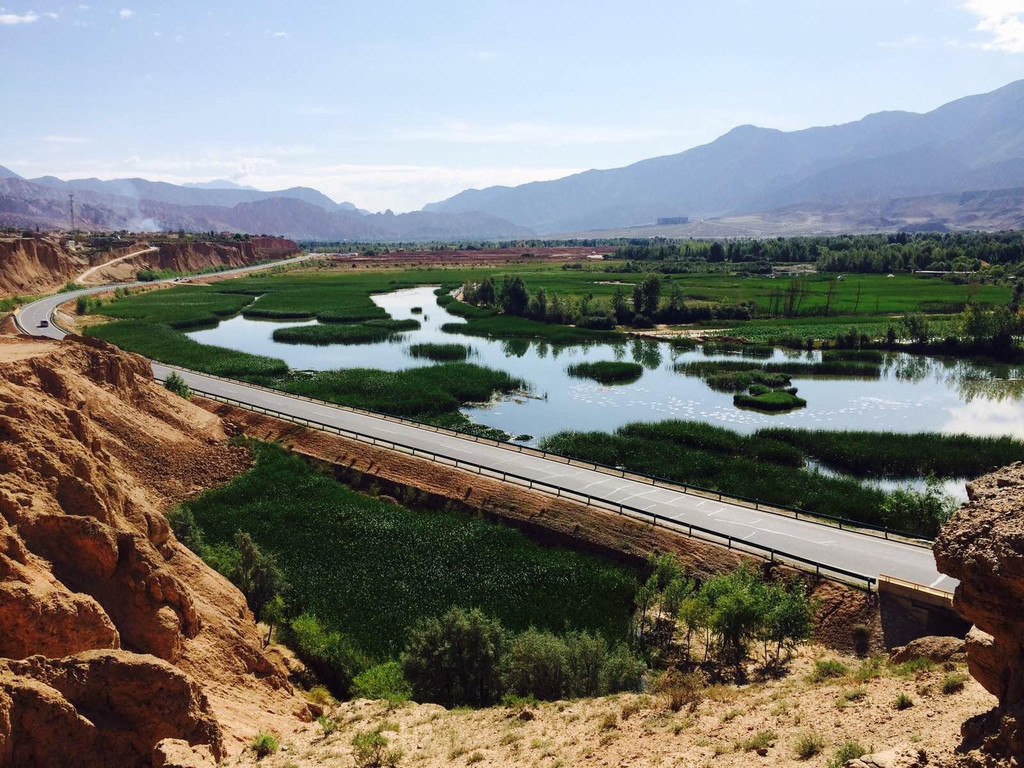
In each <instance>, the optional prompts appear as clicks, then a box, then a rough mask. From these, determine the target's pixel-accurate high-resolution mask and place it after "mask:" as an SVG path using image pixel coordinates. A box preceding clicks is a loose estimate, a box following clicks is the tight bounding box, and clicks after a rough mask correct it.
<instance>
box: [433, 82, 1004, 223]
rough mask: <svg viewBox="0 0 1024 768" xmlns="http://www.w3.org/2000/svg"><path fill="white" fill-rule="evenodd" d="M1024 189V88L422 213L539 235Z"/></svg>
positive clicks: (501, 191)
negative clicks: (490, 218)
mask: <svg viewBox="0 0 1024 768" xmlns="http://www.w3.org/2000/svg"><path fill="white" fill-rule="evenodd" d="M1022 185H1024V81H1018V82H1015V83H1011V84H1010V85H1007V86H1005V87H1003V88H1000V89H999V90H997V91H993V92H992V93H988V94H983V95H978V96H968V97H966V98H963V99H958V100H957V101H953V102H950V103H949V104H946V105H944V106H942V107H939V108H938V109H935V110H933V111H931V112H928V113H926V114H917V113H912V112H880V113H876V114H873V115H869V116H867V117H865V118H864V119H862V120H858V121H856V122H853V123H846V124H843V125H836V126H827V127H816V128H808V129H804V130H800V131H792V132H783V131H779V130H775V129H769V128H758V127H755V126H750V125H745V126H740V127H738V128H734V129H733V130H731V131H729V132H728V133H726V134H725V135H723V136H721V137H720V138H718V139H716V140H715V141H713V142H711V143H710V144H705V145H703V146H699V147H695V148H693V149H690V150H687V151H686V152H682V153H679V154H676V155H665V156H662V157H655V158H650V159H647V160H641V161H639V162H637V163H634V164H632V165H629V166H626V167H624V168H615V169H610V170H591V171H585V172H583V173H579V174H575V175H573V176H568V177H565V178H563V179H557V180H554V181H546V182H533V183H531V184H524V185H521V186H518V187H489V188H486V189H482V190H466V191H464V192H461V193H459V194H457V195H455V196H454V197H451V198H448V199H447V200H444V201H442V202H439V203H432V204H430V205H427V206H425V207H424V210H425V211H431V212H444V213H462V212H467V211H481V212H485V213H490V214H492V215H496V216H502V217H503V218H507V219H509V220H510V221H513V222H515V223H517V224H521V225H523V226H527V227H530V228H532V229H535V230H537V231H538V232H545V233H550V232H565V231H586V230H590V229H597V228H601V229H607V228H616V227H626V226H634V225H639V224H645V223H649V222H653V221H654V220H655V219H656V218H658V217H660V216H680V215H684V216H690V217H691V218H709V217H718V216H725V215H737V214H744V213H751V212H755V211H767V210H773V209H777V208H783V207H786V206H791V205H795V204H799V203H809V202H815V203H821V204H835V203H839V204H841V203H853V202H866V201H869V200H882V199H888V198H898V197H913V196H924V195H934V194H945V193H958V192H967V191H981V190H986V189H998V188H1009V187H1018V186H1022Z"/></svg>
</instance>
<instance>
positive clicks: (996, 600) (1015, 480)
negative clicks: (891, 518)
mask: <svg viewBox="0 0 1024 768" xmlns="http://www.w3.org/2000/svg"><path fill="white" fill-rule="evenodd" d="M967 491H968V494H969V496H970V501H969V502H968V503H967V504H965V505H964V506H963V507H961V508H960V510H959V511H958V512H957V513H956V514H955V515H954V516H953V519H952V520H950V522H949V524H948V525H947V526H946V527H945V528H944V529H943V531H942V534H941V535H940V536H939V538H938V540H937V541H936V542H935V560H936V562H937V564H938V566H939V570H940V571H942V572H943V573H945V574H947V575H949V576H952V577H954V578H957V579H959V580H960V585H959V586H958V587H957V590H956V595H955V596H954V600H953V604H954V607H955V608H956V610H957V611H958V612H959V613H960V614H961V615H962V616H963V617H964V618H966V619H967V620H969V621H971V622H973V623H974V627H973V628H972V629H971V631H970V633H969V634H968V635H967V661H968V665H969V668H970V671H971V674H972V675H973V676H974V677H975V678H976V679H977V680H978V681H979V682H980V683H981V684H982V685H983V686H984V687H985V689H986V690H988V691H989V692H990V693H992V694H993V695H994V696H996V697H997V698H998V699H999V706H998V707H997V708H996V709H994V710H992V711H991V712H989V713H988V714H986V715H983V716H979V717H976V718H974V719H972V720H970V721H968V722H967V723H965V724H964V731H963V732H964V738H965V747H966V748H967V749H968V750H974V751H973V754H971V755H969V756H968V757H967V758H965V762H966V763H967V764H968V765H972V766H973V765H979V766H980V765H985V766H987V765H1024V514H1022V510H1024V464H1020V463H1018V464H1013V465H1011V466H1009V467H1004V468H1003V469H1001V470H998V471H997V472H994V473H992V474H990V475H987V476H985V477H983V478H981V479H979V480H976V481H975V482H973V483H971V484H970V485H968V486H967ZM1013 760H1016V762H1011V761H1013Z"/></svg>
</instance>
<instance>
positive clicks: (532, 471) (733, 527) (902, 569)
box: [20, 288, 956, 591]
mask: <svg viewBox="0 0 1024 768" xmlns="http://www.w3.org/2000/svg"><path fill="white" fill-rule="evenodd" d="M107 290H109V288H108V289H107ZM87 292H91V291H87ZM77 294H78V292H76V293H68V294H63V295H62V296H59V297H56V298H49V299H43V300H41V301H39V302H35V303H34V304H32V305H28V306H26V307H24V308H23V309H22V312H21V314H20V318H21V322H22V326H23V328H25V329H26V330H27V331H29V332H30V333H33V334H35V335H44V336H50V337H51V338H60V337H62V336H63V333H62V332H61V331H60V330H59V329H56V328H53V327H52V324H51V327H50V328H45V329H43V328H37V327H36V326H37V325H38V321H39V320H41V319H46V318H48V317H49V315H50V313H51V312H52V311H53V309H54V308H55V307H56V306H57V304H58V303H60V302H63V301H66V300H68V299H69V298H75V296H76V295H77ZM171 370H174V369H172V368H170V367H168V366H165V365H161V364H159V363H154V364H153V371H154V374H155V375H156V377H157V378H158V379H161V380H162V379H163V378H165V377H166V376H167V374H168V373H169V372H170V371H171ZM179 373H180V374H181V375H182V376H183V377H184V378H185V380H186V382H188V384H189V385H190V386H191V387H193V388H194V389H196V390H199V391H201V392H207V393H211V394H214V395H218V396H220V397H225V398H230V399H232V400H236V401H239V402H242V403H245V404H247V405H250V406H255V407H259V408H266V409H270V410H274V411H278V412H281V413H285V414H288V415H290V416H293V417H297V418H302V419H309V420H312V421H318V422H321V423H324V424H329V425H331V426H335V427H338V428H341V429H347V430H350V431H354V432H359V433H361V434H364V435H369V436H372V437H376V438H380V439H383V440H389V441H393V442H398V443H402V444H404V445H407V446H411V447H413V448H418V449H422V450H424V451H430V452H434V453H440V454H443V455H445V456H448V457H450V458H455V459H461V460H463V461H466V462H472V463H474V464H478V465H483V466H485V467H487V468H489V469H492V470H495V471H504V472H509V473H514V474H517V475H520V476H523V477H527V478H531V479H533V480H536V481H540V482H545V483H549V484H554V485H557V486H560V487H561V488H562V489H565V490H569V491H573V492H576V493H582V494H586V495H588V496H591V497H593V498H594V499H595V500H599V501H604V502H607V503H611V504H620V503H621V504H628V505H631V506H633V507H636V508H639V509H640V510H643V511H645V512H652V513H656V514H659V515H662V516H664V517H667V518H670V519H672V520H674V521H678V522H680V523H682V524H684V525H685V524H692V525H697V526H701V527H703V528H707V529H710V530H712V531H715V532H716V533H718V534H721V535H728V536H732V537H734V538H735V539H739V540H742V541H745V542H749V543H752V544H759V545H761V546H765V547H771V548H772V549H774V550H776V551H777V552H779V553H783V554H788V555H795V556H797V557H803V558H806V559H809V560H814V561H817V562H819V563H822V564H823V565H825V566H832V567H835V568H840V569H843V570H846V571H851V572H853V573H857V574H863V575H865V576H873V577H876V578H877V577H878V576H879V575H882V574H885V575H888V576H895V577H898V578H901V579H906V580H908V581H913V582H916V583H918V584H925V585H928V586H933V587H936V588H939V589H945V590H949V591H952V589H953V587H954V586H955V585H956V582H955V581H954V580H952V579H950V578H948V577H946V576H942V575H941V574H939V573H938V571H937V570H936V568H935V560H934V558H933V557H932V553H931V550H930V549H927V548H924V547H920V546H914V545H911V544H905V543H902V542H898V541H888V540H885V539H882V538H879V537H875V536H869V535H866V534H861V533H857V532H855V531H847V530H840V529H838V528H833V527H831V526H826V525H821V524H818V523H814V522H811V521H808V520H795V519H793V518H790V517H786V516H783V515H779V514H774V513H771V512H764V511H757V510H753V509H750V508H748V507H744V506H740V505H737V504H731V503H729V502H723V501H717V500H711V499H705V498H702V497H700V496H694V495H688V494H685V493H682V492H680V491H675V490H670V489H667V488H660V487H652V486H651V485H648V484H646V483H642V482H639V481H635V480H629V479H626V478H620V477H615V476H610V475H608V474H605V473H602V472H598V471H595V470H591V469H585V468H581V467H575V466H569V465H566V464H563V463H561V462H558V461H555V460H552V459H547V458H542V457H537V456H532V455H529V454H522V453H519V452H517V451H513V450H509V449H506V448H501V447H496V446H491V445H487V444H484V443H477V442H474V441H472V440H468V439H465V438H460V437H454V436H451V435H445V434H439V433H436V432H433V431H430V430H426V429H421V428H418V427H416V426H413V425H409V424H401V423H395V422H392V421H386V420H384V419H380V418H377V417H374V416H371V415H366V414H360V413H354V412H352V411H348V410H345V409H342V408H337V407H334V406H331V405H329V404H326V403H319V402H309V401H306V400H300V399H297V398H294V397H289V396H287V395H284V394H281V393H277V392H271V391H267V390H263V389H259V388H255V387H250V386H248V385H246V384H243V383H240V382H233V381H227V380H224V379H218V378H214V377H210V376H205V375H202V374H197V373H192V372H188V371H179Z"/></svg>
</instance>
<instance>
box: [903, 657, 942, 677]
mask: <svg viewBox="0 0 1024 768" xmlns="http://www.w3.org/2000/svg"><path fill="white" fill-rule="evenodd" d="M934 668H935V662H934V661H932V660H931V659H929V658H928V657H927V656H920V657H918V658H916V659H911V660H910V661H905V662H903V663H902V664H900V665H898V666H897V667H896V669H895V672H896V674H897V675H899V676H900V677H917V676H918V675H923V674H924V673H926V672H931V671H932V670H933V669H934Z"/></svg>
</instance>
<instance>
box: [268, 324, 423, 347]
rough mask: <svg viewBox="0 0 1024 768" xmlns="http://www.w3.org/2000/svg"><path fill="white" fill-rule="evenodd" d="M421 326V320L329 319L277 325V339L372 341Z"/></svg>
mask: <svg viewBox="0 0 1024 768" xmlns="http://www.w3.org/2000/svg"><path fill="white" fill-rule="evenodd" d="M419 327H420V324H419V321H418V320H390V319H389V320H366V321H364V322H359V323H326V324H317V325H297V326H293V327H291V328H278V329H277V330H275V331H274V334H273V335H274V341H279V342H281V343H283V344H314V345H318V346H322V345H327V344H372V343H374V342H378V341H387V340H388V339H393V338H395V337H396V336H398V335H399V334H401V333H403V332H405V331H414V330H416V329H417V328H419Z"/></svg>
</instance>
